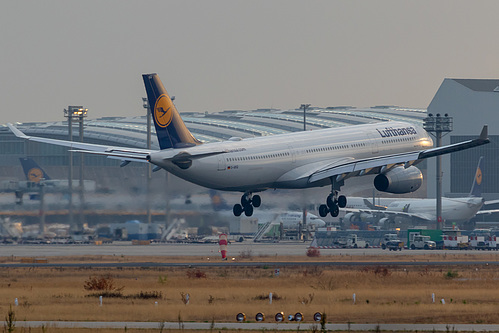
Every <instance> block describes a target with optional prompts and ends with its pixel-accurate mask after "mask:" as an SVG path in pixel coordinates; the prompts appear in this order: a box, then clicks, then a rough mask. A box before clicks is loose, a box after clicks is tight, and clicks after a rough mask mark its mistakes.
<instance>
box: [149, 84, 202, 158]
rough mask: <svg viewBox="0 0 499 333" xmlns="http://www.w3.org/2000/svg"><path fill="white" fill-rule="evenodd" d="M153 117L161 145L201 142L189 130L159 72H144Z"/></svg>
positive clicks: (174, 145)
mask: <svg viewBox="0 0 499 333" xmlns="http://www.w3.org/2000/svg"><path fill="white" fill-rule="evenodd" d="M142 78H143V79H144V85H145V88H146V92H147V99H148V101H149V107H150V108H151V113H152V119H153V121H154V126H155V128H156V134H157V136H158V141H159V147H160V148H161V149H168V148H185V147H192V146H195V145H199V144H201V142H200V141H198V140H197V139H196V138H194V136H193V135H192V134H191V132H189V130H188V129H187V127H186V126H185V124H184V122H183V121H182V118H180V114H179V113H178V111H177V109H176V108H175V105H174V104H173V102H172V100H171V98H170V96H169V95H168V93H167V92H166V89H165V87H164V86H163V83H161V80H160V79H159V76H158V74H143V75H142Z"/></svg>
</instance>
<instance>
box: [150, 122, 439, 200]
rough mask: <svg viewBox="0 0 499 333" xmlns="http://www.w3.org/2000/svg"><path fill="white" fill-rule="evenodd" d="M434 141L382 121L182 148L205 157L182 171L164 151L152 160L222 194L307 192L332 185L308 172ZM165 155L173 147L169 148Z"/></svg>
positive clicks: (410, 128)
mask: <svg viewBox="0 0 499 333" xmlns="http://www.w3.org/2000/svg"><path fill="white" fill-rule="evenodd" d="M432 146H433V142H432V140H431V138H430V137H429V135H428V134H427V133H426V131H424V130H423V129H422V128H421V127H419V126H415V125H413V124H409V123H405V122H383V123H374V124H364V125H356V126H349V127H340V128H330V129H323V130H316V131H306V132H298V133H296V132H295V133H291V134H282V135H274V136H265V137H258V138H250V139H244V140H237V141H231V140H229V141H224V142H220V143H211V144H205V145H199V146H195V147H191V148H185V149H174V151H175V152H174V153H175V155H176V154H182V153H183V154H189V155H196V154H208V153H210V152H212V151H213V152H216V151H223V153H219V154H216V155H213V156H209V157H203V158H201V159H193V160H192V164H191V165H190V166H189V167H188V168H186V169H182V168H180V167H179V166H177V165H176V164H174V163H173V162H172V161H171V160H165V159H164V154H165V153H164V152H163V151H159V152H156V153H153V154H151V155H150V161H151V162H152V163H153V164H156V165H158V166H160V167H162V168H164V169H166V170H167V171H169V172H171V173H173V174H175V175H176V176H178V177H180V178H183V179H185V180H187V181H190V182H193V183H196V184H198V185H201V186H204V187H208V188H213V189H218V190H225V191H243V192H244V191H258V190H265V189H268V188H307V187H317V186H324V185H328V184H331V182H330V180H329V179H323V180H321V181H317V182H309V178H308V177H309V175H310V170H311V169H316V170H317V171H319V170H321V169H322V168H326V167H331V166H335V165H341V164H342V163H345V162H347V161H350V160H356V159H366V158H371V157H378V156H386V155H390V154H397V153H404V152H411V151H417V150H422V149H427V148H431V147H432ZM167 154H168V155H169V156H171V155H172V151H171V149H169V150H167Z"/></svg>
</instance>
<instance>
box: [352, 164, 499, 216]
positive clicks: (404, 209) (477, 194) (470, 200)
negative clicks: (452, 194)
mask: <svg viewBox="0 0 499 333" xmlns="http://www.w3.org/2000/svg"><path fill="white" fill-rule="evenodd" d="M482 170H483V156H482V157H480V159H479V161H478V165H477V169H476V172H475V176H474V178H473V183H472V186H471V191H470V194H469V195H468V196H467V197H461V198H447V197H442V219H443V220H444V221H450V222H456V223H461V222H467V221H469V220H470V219H471V218H473V217H474V216H475V215H477V214H478V215H480V214H490V213H495V212H497V211H498V210H480V209H481V208H482V206H483V205H489V204H495V203H498V202H499V200H491V201H485V200H484V199H483V197H482V181H483V174H482ZM358 199H361V198H358ZM356 201H357V200H356ZM351 203H352V200H349V202H348V206H350V205H351ZM359 204H360V202H357V205H358V207H357V208H349V207H347V208H346V209H345V210H347V211H349V213H347V214H345V219H346V220H347V221H349V222H355V221H356V220H357V221H358V220H361V219H362V218H367V217H372V215H377V216H378V217H380V216H384V218H382V219H380V221H381V222H385V223H386V222H387V221H388V220H393V219H394V218H395V217H407V218H412V219H414V220H416V221H423V222H429V221H431V222H434V221H436V220H437V212H436V199H402V200H401V199H391V202H389V203H388V204H387V205H386V206H381V205H373V204H372V203H370V202H369V200H367V199H363V206H364V207H360V205H359ZM363 214H364V215H363ZM369 215H371V216H369Z"/></svg>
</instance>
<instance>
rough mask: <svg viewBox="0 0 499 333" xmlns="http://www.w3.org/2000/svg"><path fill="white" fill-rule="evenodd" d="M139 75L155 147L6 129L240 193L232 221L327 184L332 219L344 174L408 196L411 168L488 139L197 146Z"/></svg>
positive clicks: (395, 135) (412, 131)
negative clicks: (293, 192)
mask: <svg viewBox="0 0 499 333" xmlns="http://www.w3.org/2000/svg"><path fill="white" fill-rule="evenodd" d="M142 77H143V80H144V84H145V88H146V92H147V97H148V100H149V103H150V105H151V109H152V110H151V111H152V117H153V120H154V125H155V128H156V133H157V137H158V141H159V146H160V148H161V149H160V150H157V151H156V150H148V149H136V148H126V147H114V146H106V145H96V144H90V143H79V142H72V141H63V140H55V139H47V138H41V137H32V136H27V135H25V134H24V133H22V132H21V131H19V130H18V129H17V128H16V127H14V126H13V125H12V124H9V128H10V129H11V130H12V131H13V132H14V134H15V135H16V136H18V137H20V138H23V139H26V140H31V141H37V142H43V143H49V144H55V145H61V146H67V147H70V148H71V149H75V150H76V151H79V152H85V153H91V154H99V155H104V156H107V157H110V158H115V159H120V160H122V161H123V163H122V165H126V164H128V163H129V162H131V161H140V162H149V163H152V164H154V165H156V166H157V167H159V168H163V169H165V170H166V171H168V172H171V173H173V174H175V175H176V176H178V177H180V178H183V179H185V180H187V181H190V182H192V183H196V184H198V185H201V186H204V187H208V188H212V189H217V190H224V191H239V192H243V195H242V196H241V203H240V204H239V203H238V204H235V205H234V206H233V213H234V215H236V216H240V215H241V214H242V213H243V212H244V214H245V215H246V216H251V215H252V214H253V208H254V207H259V206H260V205H261V197H260V196H259V195H257V194H254V193H256V192H260V191H264V190H266V189H271V188H288V189H299V188H310V187H319V186H331V194H330V195H328V197H327V198H326V200H325V201H326V204H322V205H321V206H320V207H319V215H320V216H322V217H324V216H326V215H327V214H328V213H330V214H331V215H332V216H338V213H339V208H343V207H345V206H346V204H347V198H346V197H345V196H344V195H339V191H340V188H341V187H342V186H343V185H344V181H345V180H346V179H348V178H350V177H356V176H363V175H367V174H377V176H376V177H375V179H374V186H375V187H376V188H377V189H378V190H379V191H384V192H389V193H408V192H413V191H415V190H417V189H418V188H419V187H420V186H421V184H422V173H421V171H420V170H419V169H418V168H416V167H415V166H414V165H415V164H417V163H419V162H421V161H422V160H423V159H426V158H429V157H433V156H438V155H442V154H448V153H452V152H455V151H459V150H463V149H468V148H472V147H476V146H480V145H483V144H486V143H488V142H489V139H488V134H487V126H484V127H483V129H482V131H481V134H480V136H479V138H478V139H475V140H467V141H463V142H459V143H456V144H451V145H447V146H443V147H436V148H432V147H433V141H432V140H431V138H430V136H429V135H428V133H427V132H426V131H425V130H424V129H423V128H421V127H419V126H416V125H413V124H410V123H406V122H400V121H394V122H382V123H372V124H363V125H354V126H345V127H341V128H331V129H322V130H316V131H303V132H295V133H290V134H281V135H274V136H265V137H257V138H249V139H244V140H243V139H241V138H231V139H229V140H228V141H225V142H218V143H210V144H201V142H200V141H199V140H197V139H196V138H194V136H193V135H192V134H191V133H190V132H189V130H188V129H187V127H186V126H185V124H184V122H183V121H182V119H181V117H180V114H179V113H178V111H177V109H176V108H175V105H174V104H173V102H172V100H171V98H170V97H169V95H168V93H167V91H166V89H165V88H164V86H163V84H162V83H161V81H160V79H159V76H158V75H157V74H144V75H143V76H142ZM437 116H438V115H437Z"/></svg>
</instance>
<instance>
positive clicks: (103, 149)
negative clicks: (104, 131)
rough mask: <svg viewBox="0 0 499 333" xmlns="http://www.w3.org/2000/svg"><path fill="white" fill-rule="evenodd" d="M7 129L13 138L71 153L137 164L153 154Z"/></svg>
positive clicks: (10, 126) (12, 128)
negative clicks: (66, 150) (66, 149)
mask: <svg viewBox="0 0 499 333" xmlns="http://www.w3.org/2000/svg"><path fill="white" fill-rule="evenodd" d="M7 126H9V129H10V130H11V131H12V133H14V135H15V136H17V137H18V138H21V139H25V140H28V141H35V142H41V143H48V144H53V145H58V146H64V147H69V148H72V149H71V151H77V152H84V153H89V154H98V155H106V156H108V157H109V158H115V159H120V160H130V161H137V162H147V156H148V155H149V154H151V153H152V152H154V150H147V149H138V148H137V149H135V148H125V147H115V146H105V145H98V144H92V143H83V142H75V141H66V140H57V139H49V138H41V137H36V136H28V135H26V134H24V133H23V132H21V131H20V130H19V129H17V128H16V127H15V126H14V125H12V124H7Z"/></svg>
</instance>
